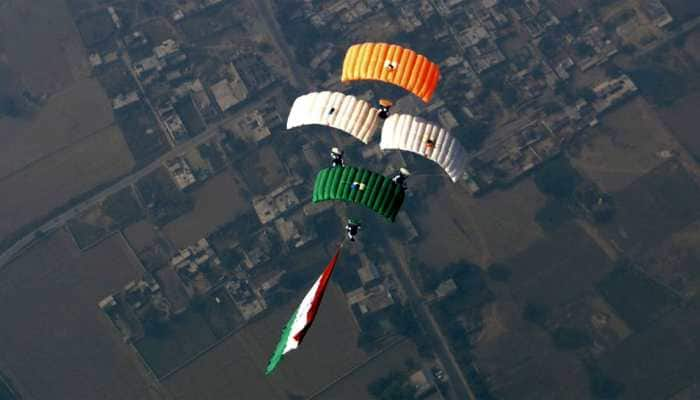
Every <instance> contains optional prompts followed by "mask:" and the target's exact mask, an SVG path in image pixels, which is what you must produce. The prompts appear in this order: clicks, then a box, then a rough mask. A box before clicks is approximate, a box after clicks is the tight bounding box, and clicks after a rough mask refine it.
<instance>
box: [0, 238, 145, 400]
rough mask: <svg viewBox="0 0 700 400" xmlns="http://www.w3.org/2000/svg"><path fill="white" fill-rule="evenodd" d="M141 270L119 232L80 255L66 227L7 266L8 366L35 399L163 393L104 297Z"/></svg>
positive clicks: (2, 336) (2, 279)
mask: <svg viewBox="0 0 700 400" xmlns="http://www.w3.org/2000/svg"><path fill="white" fill-rule="evenodd" d="M140 276H141V272H140V271H139V270H138V269H137V267H136V266H135V265H134V264H132V263H131V261H130V260H129V258H128V257H127V254H126V252H125V247H124V245H123V243H122V242H121V239H120V238H119V236H112V237H111V238H109V239H107V240H105V241H104V242H102V243H101V244H100V245H98V246H96V247H94V248H92V249H91V250H89V251H87V252H85V253H82V254H80V253H79V252H78V250H77V249H76V247H75V245H74V244H73V242H72V240H71V239H70V235H69V234H68V233H66V232H64V231H59V232H57V233H55V234H54V235H52V236H51V237H50V238H49V239H48V240H47V241H44V242H42V243H40V244H38V245H36V246H35V247H34V248H32V250H30V251H29V252H27V253H26V254H24V255H23V256H21V257H20V258H19V259H17V260H15V261H13V262H12V263H11V264H9V265H7V266H6V267H5V268H4V269H3V270H1V271H0V315H2V316H3V320H4V321H5V322H7V323H3V328H2V329H1V330H0V364H1V365H3V366H4V367H6V368H8V369H9V370H11V371H12V373H13V377H14V378H15V379H16V380H17V382H13V383H16V384H17V386H18V387H19V388H20V390H21V391H22V392H23V393H25V394H26V396H27V397H28V398H31V399H37V400H43V399H46V400H55V399H98V398H100V399H113V400H123V399H127V398H128V399H156V398H158V397H156V396H155V395H153V394H152V393H151V389H150V388H149V384H148V382H147V380H146V378H145V377H144V376H143V372H142V366H141V364H140V363H139V361H138V360H137V359H136V358H135V357H134V353H133V351H132V350H131V349H130V348H129V347H128V346H127V345H126V344H124V342H123V341H122V339H121V338H120V337H119V336H118V335H117V333H116V331H115V329H114V328H113V327H112V325H111V322H110V321H109V319H108V318H107V317H106V316H104V315H103V314H102V312H101V311H100V309H99V308H98V307H97V302H98V301H99V300H100V299H102V298H104V297H105V296H107V295H108V294H110V293H113V292H115V291H117V290H119V289H121V288H122V287H123V286H124V285H125V284H126V283H128V282H129V281H130V280H133V279H138V278H139V277H140Z"/></svg>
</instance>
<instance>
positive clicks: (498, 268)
mask: <svg viewBox="0 0 700 400" xmlns="http://www.w3.org/2000/svg"><path fill="white" fill-rule="evenodd" d="M486 273H487V274H488V276H489V278H491V279H493V280H494V281H496V282H508V281H509V280H510V275H511V271H510V268H509V267H508V266H507V265H505V264H500V263H495V264H491V266H490V267H489V269H488V270H487V271H486Z"/></svg>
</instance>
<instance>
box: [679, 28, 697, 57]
mask: <svg viewBox="0 0 700 400" xmlns="http://www.w3.org/2000/svg"><path fill="white" fill-rule="evenodd" d="M683 52H685V54H687V55H688V56H690V58H691V59H692V61H693V62H695V64H696V65H700V31H697V30H695V31H693V32H690V33H688V34H687V35H686V36H685V43H684V44H683Z"/></svg>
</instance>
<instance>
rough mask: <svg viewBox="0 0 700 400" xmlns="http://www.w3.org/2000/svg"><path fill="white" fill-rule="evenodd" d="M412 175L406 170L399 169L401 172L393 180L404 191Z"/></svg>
mask: <svg viewBox="0 0 700 400" xmlns="http://www.w3.org/2000/svg"><path fill="white" fill-rule="evenodd" d="M410 175H411V172H410V171H409V170H407V169H406V168H403V167H401V168H399V172H398V173H397V174H396V175H394V177H393V178H391V180H392V181H393V182H394V183H395V184H397V185H400V186H401V187H402V188H403V189H406V178H408V177H409V176H410Z"/></svg>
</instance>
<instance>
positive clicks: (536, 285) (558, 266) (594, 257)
mask: <svg viewBox="0 0 700 400" xmlns="http://www.w3.org/2000/svg"><path fill="white" fill-rule="evenodd" d="M506 264H507V265H508V266H509V267H510V269H511V271H512V276H511V277H510V282H511V284H510V291H511V293H512V294H513V297H514V298H515V300H516V301H518V302H519V303H521V304H525V303H536V304H544V305H547V306H550V307H556V306H558V305H562V304H566V303H568V302H570V301H572V300H574V299H576V298H577V297H579V296H581V295H582V294H584V293H585V292H587V291H589V290H591V289H592V288H593V285H594V284H595V283H596V282H597V281H599V280H600V279H602V278H603V277H604V276H605V275H606V274H607V273H608V272H610V271H611V270H612V268H613V265H612V263H611V262H610V260H609V259H608V258H607V256H606V255H605V253H604V252H603V251H602V250H601V249H600V248H599V247H598V245H597V244H596V243H595V242H593V241H592V240H591V239H590V238H589V237H588V236H587V234H586V233H585V232H584V231H583V230H582V229H581V228H579V227H578V225H576V224H573V223H569V224H566V225H564V226H563V227H561V228H559V229H558V230H557V231H556V232H554V233H553V234H552V235H551V237H548V238H545V239H543V240H541V241H539V242H537V243H535V244H534V245H532V246H530V247H529V248H528V249H527V250H525V251H523V252H521V253H518V254H517V255H516V256H514V257H512V258H510V259H509V260H508V261H506Z"/></svg>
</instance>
